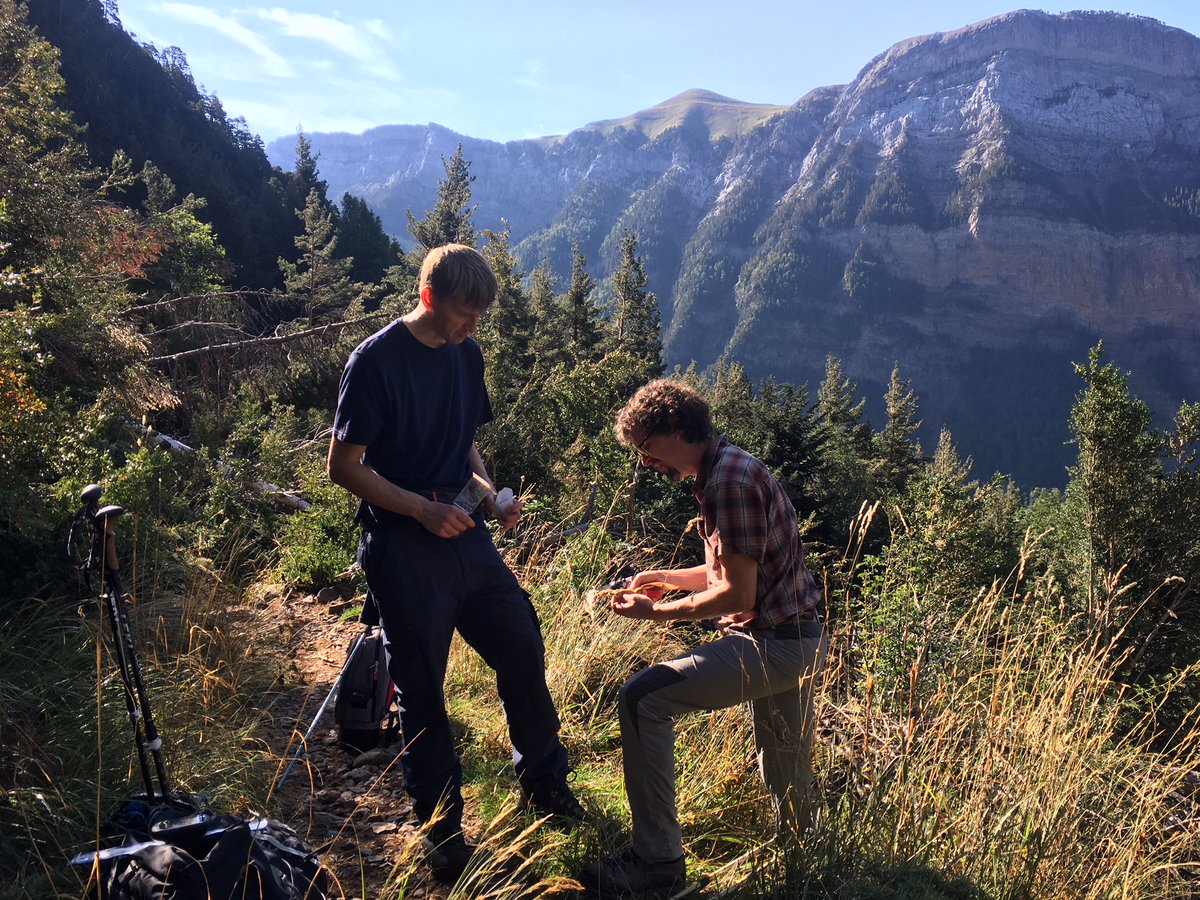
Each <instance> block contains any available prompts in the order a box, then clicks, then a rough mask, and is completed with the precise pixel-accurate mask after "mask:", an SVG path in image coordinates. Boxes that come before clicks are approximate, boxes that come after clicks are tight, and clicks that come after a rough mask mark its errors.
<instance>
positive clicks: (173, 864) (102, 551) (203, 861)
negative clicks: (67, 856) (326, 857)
mask: <svg viewBox="0 0 1200 900" xmlns="http://www.w3.org/2000/svg"><path fill="white" fill-rule="evenodd" d="M100 496H101V488H100V486H99V485H96V484H90V485H88V486H87V487H86V488H84V490H83V494H82V500H83V506H82V508H81V509H80V510H79V513H78V514H77V515H76V517H75V522H74V524H73V525H72V527H71V535H70V537H69V538H68V541H67V544H68V547H69V548H70V550H71V552H72V553H74V552H76V548H77V547H78V546H79V543H78V542H79V541H80V540H81V539H82V537H83V535H84V533H85V532H87V533H88V535H89V546H88V552H87V558H86V560H80V561H79V563H78V567H79V569H80V571H81V573H82V574H83V576H84V581H85V582H86V584H87V586H88V591H89V592H95V593H96V596H97V600H98V601H99V602H100V605H101V607H102V608H103V609H104V610H105V611H106V613H107V614H108V620H109V625H110V627H111V630H112V637H113V654H114V656H115V657H116V660H117V663H118V666H119V668H120V674H121V682H122V685H123V687H124V689H125V707H126V711H127V713H128V715H129V722H130V726H131V728H132V730H133V738H134V747H135V748H136V750H137V757H136V758H137V765H138V769H139V770H140V771H141V775H142V780H143V783H144V784H145V787H146V791H145V793H144V794H137V795H135V796H133V797H130V798H128V799H127V800H125V801H124V802H123V803H122V804H121V805H120V807H119V808H118V809H117V810H116V811H115V813H114V814H113V815H112V816H111V817H110V818H109V819H108V821H107V823H106V827H105V829H104V832H103V833H102V834H100V835H99V836H98V837H97V844H96V845H93V846H97V845H98V847H100V848H103V849H90V850H87V851H84V852H82V853H80V854H78V855H77V856H76V857H75V858H74V859H72V860H71V864H72V865H74V866H78V867H80V868H81V869H82V868H84V867H86V869H85V871H86V872H87V873H88V874H87V884H88V889H89V891H92V889H94V893H93V896H94V895H97V894H98V895H99V897H100V900H327V898H328V896H329V873H328V871H327V870H326V869H325V867H324V866H323V865H322V864H321V861H320V859H318V858H317V856H316V854H315V853H314V852H313V851H312V850H311V849H310V848H309V847H308V845H307V844H305V843H304V841H303V840H302V839H301V838H300V836H299V835H297V834H296V832H295V831H293V830H292V829H291V828H289V827H288V826H286V825H284V824H283V823H281V822H276V821H274V820H272V819H265V818H254V819H249V820H248V819H244V818H240V817H237V816H229V815H218V814H216V813H214V812H213V811H212V810H211V809H209V808H208V806H207V802H206V801H204V800H203V799H198V798H197V797H194V796H192V795H191V794H190V793H188V792H187V791H184V790H182V789H180V788H178V787H176V786H174V785H173V784H172V782H171V779H170V778H169V777H168V775H167V767H166V761H165V759H164V756H163V742H162V738H161V736H160V735H159V733H158V730H157V728H156V727H155V724H154V713H153V710H152V709H151V706H150V698H149V694H148V692H147V690H146V684H145V680H144V678H143V677H142V665H141V661H140V659H139V658H138V652H137V646H136V645H135V643H134V640H133V626H132V622H131V621H130V616H129V606H128V604H127V603H126V601H125V588H124V585H123V583H122V580H121V572H120V568H119V566H118V564H117V547H116V532H115V526H116V522H117V521H118V520H119V519H120V517H121V516H122V515H124V514H125V510H124V509H122V508H121V507H119V506H112V505H110V506H104V507H101V506H100ZM97 574H98V575H100V577H101V584H100V587H99V590H96V588H95V586H94V585H93V582H92V577H93V575H97Z"/></svg>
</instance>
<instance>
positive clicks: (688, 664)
mask: <svg viewBox="0 0 1200 900" xmlns="http://www.w3.org/2000/svg"><path fill="white" fill-rule="evenodd" d="M804 628H805V630H808V631H809V632H810V633H811V632H813V631H817V630H818V626H817V625H816V623H805V624H804ZM826 647H827V640H826V637H825V633H824V630H823V629H820V630H819V631H818V633H817V634H814V635H813V636H812V637H803V636H801V637H798V638H783V637H776V636H774V635H773V634H772V633H771V632H770V631H769V630H767V631H753V630H752V631H747V632H731V633H729V634H726V635H725V636H724V637H722V638H720V639H718V640H715V641H712V642H710V643H707V644H702V645H700V646H699V647H696V648H695V649H693V650H692V651H691V652H689V653H687V654H685V655H683V656H680V657H678V658H676V659H672V660H668V661H666V662H661V663H658V664H656V665H653V666H650V667H649V668H647V669H643V670H642V671H641V672H639V673H638V674H637V675H634V676H633V677H632V678H630V679H629V681H627V682H626V683H625V684H624V686H623V687H622V688H621V698H620V704H619V708H620V714H621V745H622V749H623V752H624V767H625V791H626V793H627V794H628V795H629V808H630V811H631V813H632V815H633V841H632V843H633V849H634V851H635V852H636V853H637V854H638V856H640V857H641V858H642V859H643V860H645V861H647V862H665V861H668V860H674V859H678V858H679V857H680V856H682V855H683V835H682V832H681V831H680V828H679V817H678V815H677V812H676V808H675V727H674V720H675V719H676V718H677V717H678V716H680V715H682V714H684V713H687V712H694V711H699V710H713V709H724V708H725V707H729V706H734V705H735V704H738V703H746V702H749V703H750V707H751V711H752V713H753V716H754V743H755V748H756V750H757V753H758V763H759V771H760V772H761V773H762V777H763V781H764V782H766V785H767V789H768V790H769V791H770V793H771V799H772V801H773V803H774V805H775V810H776V813H777V815H778V817H779V824H780V828H781V829H784V830H785V831H795V830H799V829H801V828H803V827H805V826H806V825H807V824H808V823H809V822H810V820H811V816H812V812H811V804H812V800H811V791H812V740H813V726H814V716H813V708H812V707H813V693H814V689H815V687H816V684H817V681H818V679H819V677H820V673H821V669H822V667H823V666H824V663H825V653H826Z"/></svg>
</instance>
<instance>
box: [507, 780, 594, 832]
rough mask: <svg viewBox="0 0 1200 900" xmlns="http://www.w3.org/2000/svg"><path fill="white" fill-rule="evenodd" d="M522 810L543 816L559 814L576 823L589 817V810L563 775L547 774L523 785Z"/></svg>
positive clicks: (561, 817)
mask: <svg viewBox="0 0 1200 900" xmlns="http://www.w3.org/2000/svg"><path fill="white" fill-rule="evenodd" d="M517 809H518V810H520V811H521V812H527V811H529V810H533V811H534V812H536V813H539V814H541V815H543V816H557V817H558V818H560V819H563V820H564V821H566V822H569V823H571V824H576V823H579V822H583V821H585V820H586V819H587V811H586V810H585V809H584V808H583V807H582V806H581V805H580V804H579V801H578V800H576V799H575V794H574V793H573V792H572V791H571V787H570V785H568V784H567V779H566V778H565V777H564V776H562V775H547V776H546V777H544V778H540V779H538V780H537V781H535V782H534V783H533V784H532V785H531V786H529V787H526V786H525V785H521V803H520V805H519V806H518V807H517Z"/></svg>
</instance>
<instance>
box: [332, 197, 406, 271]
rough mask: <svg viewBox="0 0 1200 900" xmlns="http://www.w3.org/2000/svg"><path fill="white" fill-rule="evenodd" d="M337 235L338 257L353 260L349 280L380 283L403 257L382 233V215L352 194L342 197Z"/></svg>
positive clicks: (393, 243) (383, 232)
mask: <svg viewBox="0 0 1200 900" xmlns="http://www.w3.org/2000/svg"><path fill="white" fill-rule="evenodd" d="M337 232H338V255H339V256H341V257H343V258H345V259H351V260H353V263H352V265H351V266H350V277H351V278H352V279H353V280H354V281H359V282H363V283H372V284H375V283H378V282H380V281H382V280H383V278H384V276H385V275H386V273H387V270H388V269H390V268H391V267H392V266H395V265H398V264H399V263H400V260H401V258H402V257H403V251H402V250H401V248H400V245H399V244H398V243H397V242H396V241H395V240H393V239H392V238H391V237H389V236H388V234H387V232H386V231H384V230H383V222H381V221H380V219H379V216H377V215H375V213H374V212H372V210H371V207H369V206H368V205H367V203H366V201H365V200H362V199H360V198H358V197H355V196H354V195H353V194H343V195H342V205H341V209H340V210H339V211H338V216H337Z"/></svg>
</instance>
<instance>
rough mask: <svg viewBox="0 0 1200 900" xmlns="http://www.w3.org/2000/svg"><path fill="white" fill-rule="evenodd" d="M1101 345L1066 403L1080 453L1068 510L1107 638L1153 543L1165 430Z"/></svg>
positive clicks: (1097, 621)
mask: <svg viewBox="0 0 1200 900" xmlns="http://www.w3.org/2000/svg"><path fill="white" fill-rule="evenodd" d="M1103 359H1104V350H1103V346H1102V345H1100V344H1097V345H1096V346H1095V347H1093V348H1092V349H1091V351H1089V353H1088V361H1087V364H1086V365H1081V364H1076V366H1075V371H1076V373H1077V374H1078V375H1079V376H1080V377H1081V378H1082V379H1083V380H1084V383H1085V387H1084V390H1083V391H1082V392H1081V393H1080V394H1079V396H1078V398H1077V399H1076V402H1075V406H1074V408H1073V409H1072V410H1071V418H1070V426H1071V431H1072V434H1073V435H1074V437H1073V442H1074V443H1075V445H1076V446H1077V447H1078V448H1079V455H1078V458H1077V461H1076V463H1075V465H1074V466H1072V467H1071V469H1070V481H1069V482H1068V485H1067V492H1066V503H1065V512H1066V514H1067V515H1068V516H1069V517H1070V519H1071V520H1073V521H1074V522H1075V523H1077V527H1078V528H1079V529H1080V532H1078V533H1079V537H1080V538H1081V540H1080V541H1078V543H1077V544H1076V546H1075V552H1074V553H1073V554H1072V556H1074V565H1072V566H1071V568H1073V569H1074V570H1075V572H1076V579H1075V580H1076V582H1077V584H1078V586H1079V589H1080V591H1081V594H1082V596H1081V600H1082V601H1083V608H1084V612H1085V613H1086V615H1087V618H1088V622H1089V623H1090V625H1091V628H1092V629H1093V633H1094V634H1095V635H1096V636H1097V637H1098V638H1100V640H1101V641H1103V643H1105V644H1108V643H1110V642H1111V640H1112V638H1113V636H1114V634H1115V630H1116V627H1117V624H1118V622H1120V621H1121V619H1122V615H1121V613H1122V611H1123V610H1124V609H1126V608H1127V607H1128V606H1129V604H1130V603H1131V602H1135V601H1134V598H1133V597H1130V596H1129V595H1128V593H1127V591H1126V589H1125V587H1126V585H1127V584H1130V583H1134V582H1137V581H1138V580H1139V576H1145V575H1148V574H1149V572H1147V571H1144V570H1142V571H1139V570H1140V569H1141V568H1142V567H1141V566H1140V565H1139V560H1140V559H1142V558H1143V557H1144V555H1145V551H1146V550H1147V549H1150V548H1149V547H1147V546H1146V541H1147V539H1148V538H1149V539H1151V540H1153V538H1152V534H1153V531H1152V529H1151V523H1152V521H1153V517H1154V508H1155V506H1156V500H1157V496H1156V494H1157V493H1158V491H1157V490H1156V488H1157V486H1158V484H1159V482H1160V480H1161V478H1162V474H1163V471H1162V459H1161V454H1162V450H1163V443H1162V438H1161V436H1160V435H1158V434H1156V433H1155V432H1154V431H1153V430H1152V429H1151V427H1150V422H1151V416H1150V408H1149V407H1148V406H1147V405H1146V404H1145V403H1144V402H1143V401H1141V400H1139V399H1136V398H1135V397H1133V396H1132V395H1131V394H1130V392H1129V387H1128V384H1127V382H1126V378H1125V375H1124V374H1122V373H1121V372H1120V371H1119V370H1118V369H1116V367H1114V366H1113V365H1112V364H1111V363H1104V362H1103Z"/></svg>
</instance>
